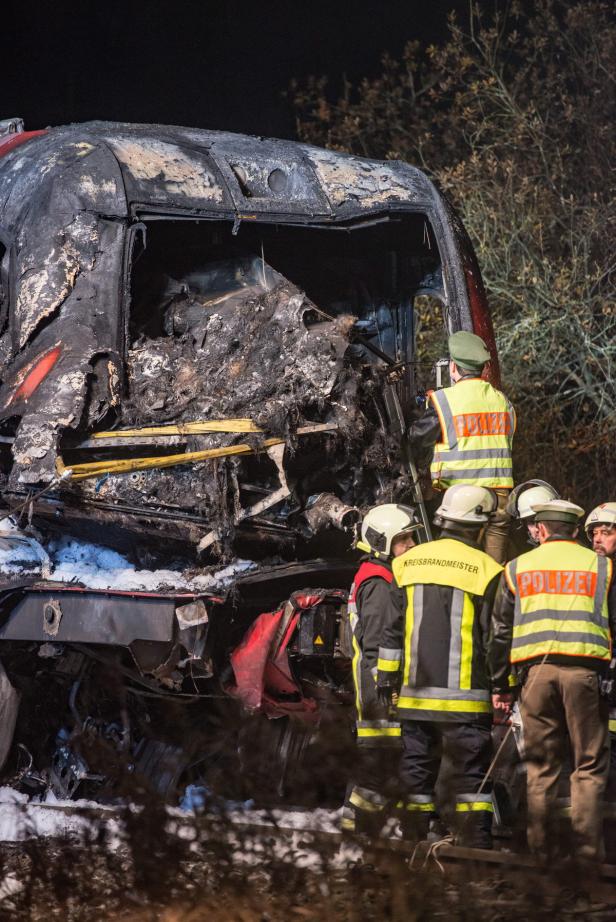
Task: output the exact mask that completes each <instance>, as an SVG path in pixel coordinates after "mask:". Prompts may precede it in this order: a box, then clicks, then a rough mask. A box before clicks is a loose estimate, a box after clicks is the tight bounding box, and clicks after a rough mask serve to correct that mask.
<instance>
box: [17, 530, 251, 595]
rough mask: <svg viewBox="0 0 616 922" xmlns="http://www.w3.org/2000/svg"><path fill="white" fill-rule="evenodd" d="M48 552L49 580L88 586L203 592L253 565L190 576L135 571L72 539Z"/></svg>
mask: <svg viewBox="0 0 616 922" xmlns="http://www.w3.org/2000/svg"><path fill="white" fill-rule="evenodd" d="M49 555H50V558H51V563H52V566H53V572H52V575H51V579H53V580H57V581H58V582H66V583H70V582H79V583H83V585H84V586H87V587H88V588H89V589H125V590H131V589H133V590H140V591H150V592H155V591H156V590H158V589H163V588H169V589H176V590H185V591H195V592H203V591H205V590H216V589H224V588H225V587H226V586H228V585H229V583H231V582H232V581H233V580H234V579H237V577H238V576H240V575H241V574H242V573H246V572H248V571H249V570H253V569H254V568H255V567H256V564H255V563H253V562H252V561H251V560H235V561H234V562H233V563H232V564H230V565H229V566H227V567H224V568H222V569H221V570H218V571H216V572H214V573H200V574H195V575H191V576H190V577H187V576H185V575H184V574H183V573H182V572H181V571H178V570H137V569H136V568H135V567H133V566H132V565H131V564H130V563H129V562H128V560H127V559H126V558H125V557H122V555H121V554H118V553H117V551H112V550H111V549H110V548H107V547H102V546H101V545H98V544H89V543H88V542H85V541H77V540H76V539H74V538H62V539H61V540H60V541H55V542H51V543H50V545H49ZM0 566H1V564H0Z"/></svg>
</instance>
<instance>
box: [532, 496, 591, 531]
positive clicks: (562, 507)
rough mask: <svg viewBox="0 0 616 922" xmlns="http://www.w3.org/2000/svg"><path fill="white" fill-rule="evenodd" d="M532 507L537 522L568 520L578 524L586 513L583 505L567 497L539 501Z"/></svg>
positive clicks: (572, 523)
mask: <svg viewBox="0 0 616 922" xmlns="http://www.w3.org/2000/svg"><path fill="white" fill-rule="evenodd" d="M531 509H532V510H533V512H534V513H535V522H567V523H568V524H569V525H576V524H577V523H578V522H579V521H580V519H581V518H582V516H583V515H584V510H583V509H582V507H581V506H576V504H575V503H570V502H568V501H567V500H566V499H551V500H550V501H549V502H547V503H537V504H536V505H534V506H531Z"/></svg>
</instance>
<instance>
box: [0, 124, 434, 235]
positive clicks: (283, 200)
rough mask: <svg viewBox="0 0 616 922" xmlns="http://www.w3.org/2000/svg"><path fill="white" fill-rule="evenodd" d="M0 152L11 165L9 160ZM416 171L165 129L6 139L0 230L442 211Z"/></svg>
mask: <svg viewBox="0 0 616 922" xmlns="http://www.w3.org/2000/svg"><path fill="white" fill-rule="evenodd" d="M3 151H4V155H3ZM438 200H439V196H438V194H437V193H436V191H435V187H434V185H433V183H432V182H431V181H430V180H429V179H428V177H427V176H426V175H425V174H424V173H423V172H422V171H421V170H419V169H417V168H416V167H413V166H410V165H409V164H407V163H402V162H400V161H389V160H388V161H378V160H368V159H364V158H362V157H355V156H352V155H349V154H344V153H339V152H335V151H330V150H325V149H323V148H319V147H313V146H311V145H308V144H302V143H299V142H295V141H285V140H275V139H271V138H263V137H253V136H249V135H242V134H232V133H230V132H224V131H206V130H201V129H197V128H181V127H175V126H168V125H136V124H124V123H121V122H101V121H93V122H85V123H80V124H74V125H66V126H60V127H54V128H49V129H46V130H44V131H36V132H23V133H19V132H17V133H12V134H9V135H5V136H4V137H0V227H3V228H5V229H6V230H11V229H12V228H16V227H18V226H19V223H20V220H21V219H22V214H23V212H24V209H25V210H28V211H30V210H31V209H32V208H40V209H43V210H44V211H46V212H47V213H48V214H50V213H54V212H56V213H59V214H60V213H64V214H66V213H69V212H70V213H73V214H77V213H78V212H79V211H89V212H96V213H97V214H100V215H102V216H108V217H112V218H128V217H131V216H135V215H139V214H145V213H148V214H154V215H155V214H185V215H188V216H190V215H195V216H199V215H202V216H204V217H216V216H217V215H220V217H221V218H230V219H233V220H284V221H288V222H301V223H304V222H305V223H309V222H316V223H337V222H346V221H354V220H357V219H358V218H359V219H361V218H365V217H366V216H367V215H370V214H378V213H379V212H381V213H383V212H388V211H392V210H400V211H430V210H432V208H434V207H435V206H436V208H437V209H438V204H437V203H438Z"/></svg>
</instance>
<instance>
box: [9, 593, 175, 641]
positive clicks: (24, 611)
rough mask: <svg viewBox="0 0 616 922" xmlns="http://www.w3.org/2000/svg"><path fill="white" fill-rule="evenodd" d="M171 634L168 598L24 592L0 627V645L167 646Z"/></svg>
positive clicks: (172, 602)
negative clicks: (18, 642)
mask: <svg viewBox="0 0 616 922" xmlns="http://www.w3.org/2000/svg"><path fill="white" fill-rule="evenodd" d="M175 631H176V617H175V600H174V599H173V598H168V599H159V598H137V597H130V596H118V595H103V594H100V593H93V592H56V593H51V592H29V593H27V594H26V595H25V596H24V597H23V598H22V599H20V600H19V601H18V602H17V604H16V605H15V606H14V608H12V610H11V611H10V614H9V615H8V616H7V617H6V620H4V621H3V623H2V624H1V625H0V640H28V641H39V642H41V643H44V642H46V641H52V640H53V642H54V643H88V644H111V645H114V646H122V647H128V646H130V645H131V644H132V643H134V642H135V641H138V640H147V641H155V642H159V643H168V642H170V641H172V640H173V639H174V634H175Z"/></svg>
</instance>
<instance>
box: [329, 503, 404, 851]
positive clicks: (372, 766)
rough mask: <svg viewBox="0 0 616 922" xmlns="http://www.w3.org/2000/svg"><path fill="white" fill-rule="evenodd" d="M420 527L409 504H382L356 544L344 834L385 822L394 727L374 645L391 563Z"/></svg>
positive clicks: (393, 767) (395, 751)
mask: <svg viewBox="0 0 616 922" xmlns="http://www.w3.org/2000/svg"><path fill="white" fill-rule="evenodd" d="M420 527H421V525H420V522H419V521H418V519H417V517H416V516H415V513H414V511H413V509H411V508H410V506H401V505H397V504H396V503H386V504H384V505H381V506H375V507H374V508H373V509H371V510H370V511H369V512H368V513H367V514H366V516H365V518H364V520H363V522H362V527H361V540H360V541H358V542H357V548H358V549H359V550H360V551H364V553H365V556H364V557H363V558H362V561H361V563H360V566H359V569H358V571H357V573H356V574H355V579H354V580H353V585H352V586H351V591H350V595H349V622H350V629H351V642H352V647H353V684H354V688H355V710H356V734H357V736H356V739H357V760H356V763H355V766H354V772H353V781H352V783H350V784H349V787H348V790H347V797H346V802H345V805H344V808H343V815H342V823H341V826H342V828H343V829H345V830H347V831H349V832H358V833H367V834H377V833H378V831H379V830H380V828H381V826H382V825H383V822H384V821H385V818H386V814H385V807H386V805H387V801H388V799H389V797H388V793H387V789H388V787H390V786H391V782H392V779H395V778H396V774H397V760H398V757H399V748H400V724H399V723H397V722H396V721H395V720H392V717H391V713H390V710H391V709H390V708H389V707H388V706H385V707H384V706H383V705H382V704H380V703H379V701H378V698H377V693H376V669H377V658H378V647H379V640H380V638H381V635H382V633H383V630H384V628H385V623H386V620H385V619H386V617H387V615H388V612H389V594H390V585H391V582H392V579H393V575H392V570H391V566H392V561H393V560H394V559H395V558H396V557H399V556H400V555H401V554H404V553H405V552H406V551H407V550H408V549H409V548H411V547H413V546H414V544H415V537H416V533H417V530H418V529H419V528H420Z"/></svg>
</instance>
